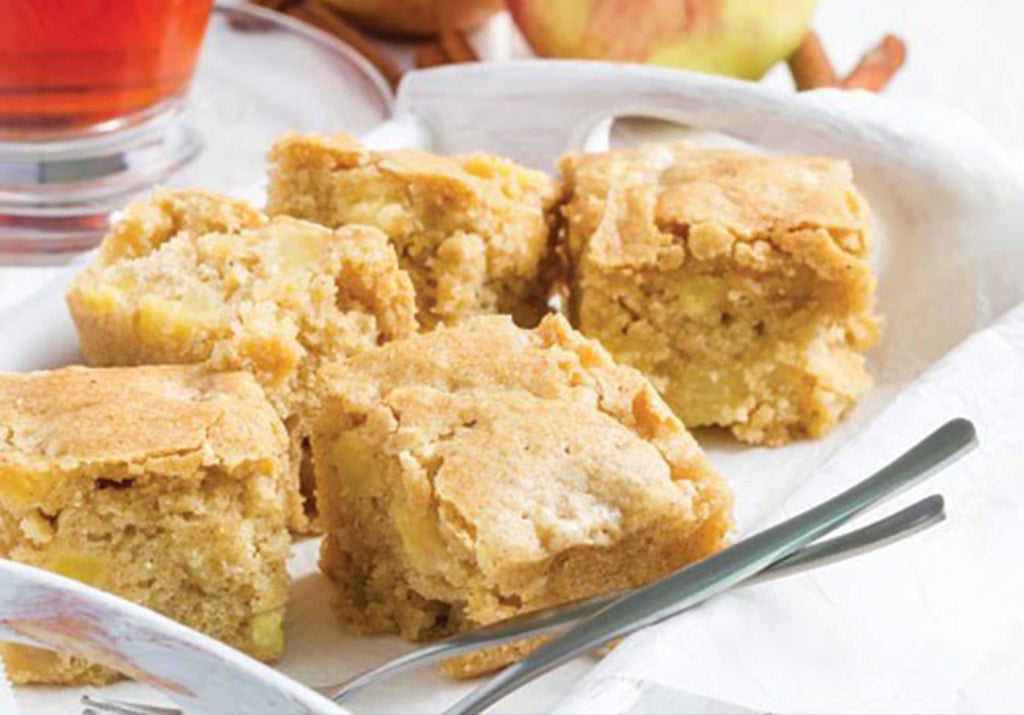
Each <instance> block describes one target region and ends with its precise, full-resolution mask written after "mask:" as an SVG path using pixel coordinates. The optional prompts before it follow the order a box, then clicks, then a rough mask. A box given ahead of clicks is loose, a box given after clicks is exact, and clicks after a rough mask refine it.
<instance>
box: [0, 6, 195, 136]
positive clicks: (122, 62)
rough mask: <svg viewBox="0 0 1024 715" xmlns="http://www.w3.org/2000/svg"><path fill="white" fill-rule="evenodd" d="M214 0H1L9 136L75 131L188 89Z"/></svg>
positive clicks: (1, 64)
mask: <svg viewBox="0 0 1024 715" xmlns="http://www.w3.org/2000/svg"><path fill="white" fill-rule="evenodd" d="M211 4H212V0H0V136H7V137H9V138H14V137H19V136H20V137H29V136H47V135H50V136H74V135H78V134H88V133H94V132H97V131H102V130H104V129H107V128H111V129H112V128H117V127H120V126H124V125H126V124H130V123H133V122H135V121H138V120H139V119H141V118H145V117H149V116H152V115H154V114H157V113H158V112H160V111H161V110H162V109H163V108H165V107H167V106H168V105H169V104H170V103H173V101H174V100H176V99H177V98H179V97H181V96H182V95H183V94H184V92H185V91H186V90H187V88H188V84H189V80H190V79H191V76H192V68H193V67H194V65H195V62H196V57H197V56H198V54H199V47H200V44H201V43H202V39H203V31H204V30H205V29H206V22H207V19H208V18H209V15H210V6H211Z"/></svg>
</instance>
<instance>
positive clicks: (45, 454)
mask: <svg viewBox="0 0 1024 715" xmlns="http://www.w3.org/2000/svg"><path fill="white" fill-rule="evenodd" d="M0 435H2V436H3V449H2V450H0V554H2V555H3V556H4V557H5V558H9V559H13V560H15V561H19V562H22V563H25V564H29V565H32V566H37V567H40V568H43V569H47V570H49V571H54V572H56V573H59V574H62V575H64V576H68V577H70V578H74V579H77V580H79V581H83V582H85V583H88V584H90V585H92V586H95V587H97V588H100V589H103V590H105V591H110V592H112V593H115V594H117V595H119V596H122V597H124V598H127V599H129V600H132V601H135V602H136V603H139V604H141V605H143V606H147V607H149V608H152V609H154V610H156V611H159V612H161V613H163V614H164V615H166V616H169V617H170V618H173V619H176V620H178V621H181V622H182V623H184V624H186V625H188V626H191V627H192V628H195V629H197V630H200V631H202V632H204V633H206V634H208V635H210V636H213V637H214V638H218V639H220V640H222V641H224V642H225V643H227V644H229V645H232V646H234V647H236V648H239V649H241V650H243V651H245V652H247V653H249V654H250V655H253V656H255V657H257V658H260V659H262V660H270V659H273V658H276V657H278V656H279V655H280V654H281V651H282V649H283V642H284V631H283V615H284V608H285V602H286V601H287V598H288V575H287V572H286V570H285V562H286V559H287V558H288V550H289V545H290V537H289V534H288V528H287V519H288V515H289V488H290V481H289V472H288V469H289V461H288V436H287V433H286V432H285V429H284V426H283V425H282V424H281V421H280V419H279V418H278V416H277V414H276V413H275V412H274V409H273V408H272V407H271V406H270V405H269V404H268V403H267V401H266V399H265V398H264V396H263V392H262V390H261V389H260V387H259V386H258V385H257V384H256V383H255V381H254V380H253V379H252V377H251V376H250V375H248V374H246V373H242V372H233V373H209V372H207V371H205V370H204V369H203V368H202V367H201V366H188V365H171V366H160V367H137V368H105V369H104V368H81V367H72V368H65V369H62V370H55V371H53V372H37V373H26V374H19V375H13V374H4V375H0ZM2 651H3V656H4V660H5V662H6V667H7V674H8V676H10V677H11V679H12V680H14V682H17V683H85V682H89V683H101V682H108V681H110V680H114V679H116V678H118V677H120V676H119V675H118V674H117V673H115V672H113V671H111V670H108V669H107V668H105V667H102V666H100V665H97V664H94V663H89V662H87V661H85V660H83V659H81V658H77V657H70V656H66V655H60V654H57V653H53V652H50V651H44V650H38V649H35V648H30V647H27V646H22V645H14V644H5V645H4V646H2Z"/></svg>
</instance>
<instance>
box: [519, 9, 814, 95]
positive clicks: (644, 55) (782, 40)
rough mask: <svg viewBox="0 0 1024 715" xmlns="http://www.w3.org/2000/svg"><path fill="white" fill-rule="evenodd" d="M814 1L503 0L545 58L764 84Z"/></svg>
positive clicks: (791, 46)
mask: <svg viewBox="0 0 1024 715" xmlns="http://www.w3.org/2000/svg"><path fill="white" fill-rule="evenodd" d="M815 2H816V0H506V3H507V5H508V8H509V10H510V11H511V13H512V17H513V18H514V19H515V21H516V24H517V25H518V26H519V29H520V31H521V32H522V33H523V36H524V37H525V38H526V40H527V42H529V43H530V46H531V47H532V48H533V50H534V51H535V52H536V53H537V54H538V55H540V56H542V57H562V58H582V59H594V60H617V61H622V62H642V63H648V64H656V65H668V66H670V67H678V68H680V69H688V70H696V71H698V72H711V73H714V74H723V75H731V76H733V77H743V78H746V79H760V78H761V77H762V76H763V75H764V74H765V73H766V72H767V71H768V70H769V69H770V68H771V67H772V65H774V64H775V63H776V62H778V61H779V60H781V59H784V58H785V57H788V56H789V55H790V54H792V53H793V50H795V49H796V48H797V46H798V45H799V44H800V41H801V40H802V39H803V37H804V35H805V34H807V30H808V28H809V27H810V24H811V17H812V16H813V14H814V6H815Z"/></svg>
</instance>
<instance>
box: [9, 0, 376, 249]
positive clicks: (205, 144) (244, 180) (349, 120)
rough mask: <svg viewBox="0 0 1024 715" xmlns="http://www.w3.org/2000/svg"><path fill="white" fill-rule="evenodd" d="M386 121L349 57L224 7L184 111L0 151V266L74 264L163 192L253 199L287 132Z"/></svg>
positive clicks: (272, 19) (368, 74) (303, 34)
mask: <svg viewBox="0 0 1024 715" xmlns="http://www.w3.org/2000/svg"><path fill="white" fill-rule="evenodd" d="M297 78H300V81H296V80H297ZM390 109H391V95H390V92H389V90H388V89H387V84H386V83H385V82H384V80H383V78H381V77H380V76H379V74H377V73H376V71H375V70H374V69H373V67H372V66H370V65H369V63H367V62H366V61H365V60H364V59H363V58H362V56H360V55H358V54H357V53H356V52H354V51H353V50H352V49H351V48H349V47H348V46H347V45H345V44H343V43H341V42H339V41H338V40H336V39H335V38H333V37H331V36H329V35H326V34H324V33H322V32H320V31H318V30H315V29H313V28H310V27H308V26H306V25H304V24H302V23H299V22H297V21H296V20H293V19H292V18H290V17H288V16H284V15H281V14H278V13H274V12H271V11H268V10H264V9H262V8H259V7H253V6H245V5H242V4H240V3H235V2H219V3H217V5H216V7H215V8H214V12H213V15H212V16H211V18H210V25H209V28H208V30H207V36H206V40H205V43H204V48H203V53H202V56H201V57H200V60H199V63H198V65H197V67H196V72H195V77H194V81H193V87H192V91H191V92H190V94H189V96H188V97H187V99H186V100H185V101H184V102H177V103H174V104H173V105H172V106H171V107H169V108H167V110H166V111H164V112H163V113H162V114H160V115H159V116H156V117H153V118H151V119H148V120H146V121H143V122H141V123H137V124H131V125H129V126H124V127H122V128H118V129H114V130H113V131H107V132H104V133H99V134H96V135H93V136H84V137H78V138H73V139H67V140H59V141H57V140H55V141H0V264H4V265H24V264H55V263H63V262H67V261H68V260H70V259H71V258H73V257H74V255H76V253H78V252H81V251H83V250H86V249H88V248H91V247H93V246H95V245H96V244H97V243H99V241H100V240H101V239H102V238H103V236H104V235H105V234H106V232H107V230H108V229H109V226H110V222H111V220H112V219H113V217H114V215H115V214H116V212H117V211H118V210H119V209H120V208H122V207H123V206H124V205H125V204H127V203H128V202H129V201H131V200H133V199H135V198H139V197H140V196H144V195H145V194H146V193H147V192H148V191H149V190H150V189H151V188H152V187H153V186H154V185H156V184H161V185H165V186H171V187H187V186H200V187H202V188H205V189H209V190H212V191H219V192H222V193H228V194H234V195H241V196H243V197H244V198H258V194H259V193H260V187H261V186H262V185H263V183H264V181H263V176H264V173H265V166H264V164H265V159H264V157H265V154H266V152H267V150H268V149H269V148H270V145H271V143H272V142H273V141H274V140H275V139H276V138H277V137H278V136H280V135H281V134H282V133H283V132H285V131H287V130H290V129H293V130H296V131H308V132H323V133H333V132H339V131H344V132H349V133H354V134H358V133H362V132H365V131H367V130H368V129H370V128H372V127H373V126H375V125H376V124H378V123H380V122H382V121H383V120H384V119H386V118H387V116H388V114H389V113H390Z"/></svg>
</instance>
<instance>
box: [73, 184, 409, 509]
mask: <svg viewBox="0 0 1024 715" xmlns="http://www.w3.org/2000/svg"><path fill="white" fill-rule="evenodd" d="M67 298H68V305H69V307H70V309H71V314H72V316H73V317H74V320H75V325H76V326H77V328H78V334H79V337H80V339H81V344H82V352H83V353H84V354H85V357H86V359H87V360H88V361H89V362H90V363H92V364H93V365H102V366H109V365H138V364H155V363H198V362H204V361H205V362H206V363H208V364H209V365H210V366H211V367H213V368H216V369H239V370H246V371H248V372H251V373H252V374H253V375H255V376H256V378H257V380H258V381H259V382H260V384H261V385H262V386H263V387H264V389H265V390H266V392H267V397H268V398H269V399H270V401H271V403H272V404H273V405H274V407H275V408H277V411H278V413H279V414H280V416H281V417H282V419H284V421H285V424H286V425H287V427H288V429H289V431H290V433H291V435H292V438H293V457H294V460H293V461H294V464H295V465H296V468H297V467H298V464H299V455H300V452H301V449H302V444H303V442H304V440H305V439H306V436H307V434H308V423H309V419H310V415H311V413H312V411H313V410H314V409H315V399H314V397H315V395H314V393H315V390H314V385H313V383H314V381H315V378H316V371H317V369H318V368H319V367H320V366H321V365H322V364H324V363H326V362H329V361H331V360H334V359H337V358H341V357H345V356H347V355H351V354H353V353H357V352H360V351H362V350H367V349H369V348H373V347H376V346H377V345H379V344H380V343H383V342H386V341H388V340H392V339H394V338H400V337H403V336H405V335H408V334H411V333H413V332H415V330H416V318H415V310H416V308H415V297H414V294H413V288H412V283H411V282H410V280H409V277H408V275H406V273H405V272H404V271H403V270H402V269H401V268H399V266H398V262H397V259H396V256H395V252H394V250H393V249H392V248H391V246H390V245H389V243H388V240H387V237H386V236H385V235H384V234H383V233H381V232H380V231H378V230H376V229H373V228H367V227H359V226H350V227H346V228H342V229H339V230H337V231H332V230H329V229H326V228H323V227H321V226H316V225H314V224H311V223H308V222H306V221H299V220H296V219H291V218H285V217H282V218H276V219H267V218H266V217H265V216H264V215H262V214H261V213H260V212H258V211H256V210H255V209H253V208H252V207H250V206H248V205H247V204H244V203H242V202H239V201H234V200H231V199H228V198H226V197H222V196H217V195H215V194H209V193H205V192H200V191H162V192H157V193H156V194H154V196H153V198H152V200H150V201H148V202H142V203H137V204H134V205H132V206H130V207H129V208H128V209H127V210H126V211H125V217H124V218H123V219H122V220H121V221H120V222H118V223H117V224H116V225H115V226H114V228H113V230H112V232H111V233H110V235H108V236H107V237H106V238H105V239H104V241H103V244H102V245H101V247H100V253H99V256H98V258H97V259H96V261H95V262H94V263H93V264H92V265H90V266H89V267H88V268H86V269H85V270H84V271H83V272H82V273H81V274H80V275H79V276H78V277H77V278H76V279H75V281H74V282H73V283H72V285H71V288H70V289H69V291H68V296H67ZM310 487H311V483H310ZM307 491H311V488H310V489H309V490H307ZM296 511H297V516H296V522H297V524H299V523H301V509H297V510H296Z"/></svg>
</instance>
